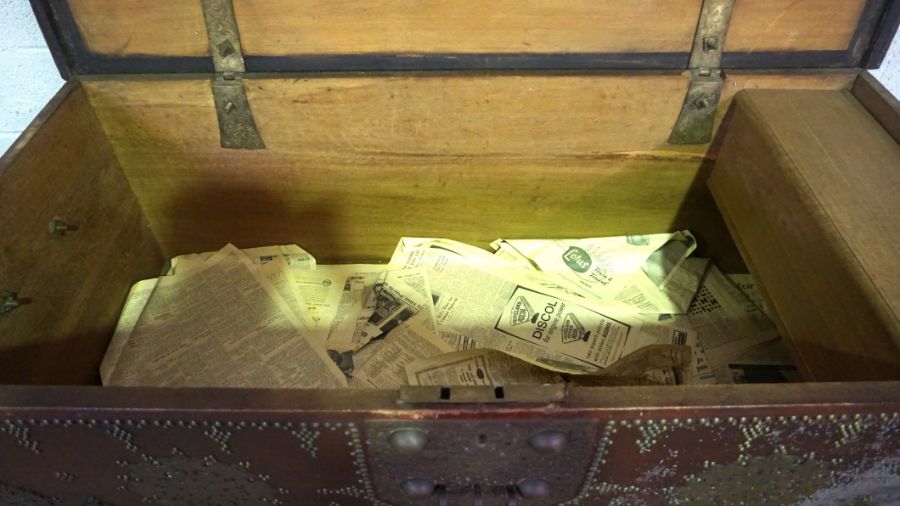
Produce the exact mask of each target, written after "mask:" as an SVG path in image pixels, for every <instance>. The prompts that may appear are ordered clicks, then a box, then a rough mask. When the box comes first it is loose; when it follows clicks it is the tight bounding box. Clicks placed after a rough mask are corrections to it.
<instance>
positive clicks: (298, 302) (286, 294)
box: [254, 257, 317, 338]
mask: <svg viewBox="0 0 900 506" xmlns="http://www.w3.org/2000/svg"><path fill="white" fill-rule="evenodd" d="M254 269H255V270H256V272H257V273H258V275H259V276H262V277H263V278H265V280H266V281H268V282H269V283H270V284H271V285H272V288H274V289H275V291H276V292H277V293H278V295H279V296H280V297H281V298H282V299H283V300H284V302H285V304H286V305H287V307H288V308H289V309H290V311H291V316H293V317H295V318H296V319H298V320H299V321H300V323H301V325H302V327H303V335H304V336H306V337H310V338H314V337H316V338H317V336H315V332H314V329H315V324H316V322H315V321H314V320H313V319H312V318H310V316H309V314H308V313H307V312H306V302H305V301H304V300H303V298H302V297H301V296H300V294H299V293H298V292H297V290H295V287H294V283H293V278H291V273H290V265H288V262H287V259H285V258H284V257H274V259H273V260H271V261H269V262H267V263H265V264H262V265H259V266H256V267H254Z"/></svg>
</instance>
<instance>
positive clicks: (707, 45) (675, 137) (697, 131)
mask: <svg viewBox="0 0 900 506" xmlns="http://www.w3.org/2000/svg"><path fill="white" fill-rule="evenodd" d="M733 11H734V0H704V2H703V8H702V9H701V11H700V20H699V22H698V23H697V32H696V33H695V34H694V46H693V49H692V51H691V61H690V70H691V84H690V86H689V88H688V92H687V96H686V97H685V100H684V105H682V107H681V113H680V114H679V115H678V121H676V123H675V127H674V128H673V129H672V134H671V135H670V136H669V142H670V143H672V144H705V143H707V142H709V141H710V140H711V139H712V131H713V126H714V125H715V119H716V110H717V109H718V105H719V98H720V97H721V95H722V89H723V88H724V87H725V77H724V75H723V73H722V70H721V67H722V51H723V49H724V48H725V36H726V35H727V34H728V25H729V24H730V23H731V14H732V12H733Z"/></svg>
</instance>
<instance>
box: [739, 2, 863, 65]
mask: <svg viewBox="0 0 900 506" xmlns="http://www.w3.org/2000/svg"><path fill="white" fill-rule="evenodd" d="M866 3H867V0H793V1H790V2H785V1H784V0H735V4H734V14H733V15H732V18H731V26H730V27H729V29H728V38H727V40H726V43H725V50H726V51H735V52H754V51H843V50H845V49H847V48H848V46H849V45H850V41H851V40H852V39H853V34H854V32H855V31H856V27H857V25H859V20H860V17H861V16H862V12H863V9H864V8H865V7H866Z"/></svg>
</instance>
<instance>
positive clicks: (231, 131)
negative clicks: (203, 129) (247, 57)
mask: <svg viewBox="0 0 900 506" xmlns="http://www.w3.org/2000/svg"><path fill="white" fill-rule="evenodd" d="M212 92H213V100H215V102H216V114H217V116H218V117H219V133H220V134H221V137H222V147H223V148H229V149H262V148H265V147H266V145H265V144H264V143H263V140H262V136H260V134H259V129H258V128H257V127H256V120H255V119H254V118H253V111H251V110H250V102H249V101H247V92H246V90H245V89H244V80H243V79H241V78H240V77H233V78H232V79H227V78H226V77H225V76H222V75H217V76H216V77H215V78H214V79H213V82H212Z"/></svg>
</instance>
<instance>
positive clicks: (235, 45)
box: [201, 0, 266, 149]
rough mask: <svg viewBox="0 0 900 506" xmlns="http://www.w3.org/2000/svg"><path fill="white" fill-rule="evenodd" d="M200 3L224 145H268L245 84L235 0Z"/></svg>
mask: <svg viewBox="0 0 900 506" xmlns="http://www.w3.org/2000/svg"><path fill="white" fill-rule="evenodd" d="M201 4H202V7H203V18H204V19H205V20H206V33H207V36H208V38H209V51H210V53H211V54H212V59H213V65H214V67H215V69H216V76H215V77H214V78H213V80H212V93H213V99H214V100H215V103H216V114H217V116H218V118H219V132H220V134H221V139H222V147H223V148H230V149H261V148H265V147H266V146H265V144H264V143H263V140H262V136H260V134H259V129H258V128H257V126H256V120H255V119H253V111H252V110H251V109H250V102H249V101H248V100H247V90H246V89H245V88H244V79H243V76H244V72H245V70H246V67H245V65H244V55H243V52H242V50H241V38H240V34H239V33H238V26H237V19H236V18H235V16H234V5H233V4H232V0H201Z"/></svg>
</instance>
